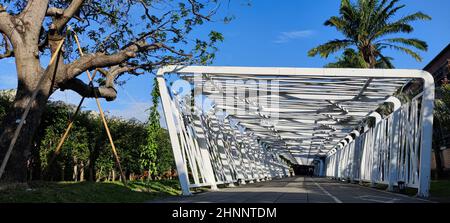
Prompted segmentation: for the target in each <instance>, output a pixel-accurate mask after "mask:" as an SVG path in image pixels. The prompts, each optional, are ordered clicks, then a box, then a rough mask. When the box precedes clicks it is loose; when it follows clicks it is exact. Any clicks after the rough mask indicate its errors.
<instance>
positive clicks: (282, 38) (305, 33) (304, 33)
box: [274, 30, 314, 43]
mask: <svg viewBox="0 0 450 223" xmlns="http://www.w3.org/2000/svg"><path fill="white" fill-rule="evenodd" d="M313 34H314V31H312V30H295V31H290V32H281V33H280V35H278V37H277V39H276V40H275V41H274V43H287V42H290V41H291V40H296V39H301V38H307V37H310V36H312V35H313Z"/></svg>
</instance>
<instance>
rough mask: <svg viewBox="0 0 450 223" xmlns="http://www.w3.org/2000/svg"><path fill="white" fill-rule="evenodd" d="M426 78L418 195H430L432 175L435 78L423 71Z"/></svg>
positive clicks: (424, 78) (422, 113)
mask: <svg viewBox="0 0 450 223" xmlns="http://www.w3.org/2000/svg"><path fill="white" fill-rule="evenodd" d="M422 78H423V80H424V86H423V96H422V97H423V98H422V112H421V117H422V140H421V142H422V146H421V151H420V173H419V190H418V193H417V196H419V197H428V195H429V189H430V175H431V147H432V140H433V108H434V94H435V93H434V78H433V76H432V75H431V74H430V73H428V72H426V71H423V74H422Z"/></svg>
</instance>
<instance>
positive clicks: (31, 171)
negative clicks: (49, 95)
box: [0, 94, 176, 181]
mask: <svg viewBox="0 0 450 223" xmlns="http://www.w3.org/2000/svg"><path fill="white" fill-rule="evenodd" d="M11 104H12V100H11V98H10V97H6V96H5V95H1V94H0V122H1V121H2V120H3V118H4V117H5V114H6V112H7V110H8V108H9V107H10V106H11ZM74 110H75V108H74V106H73V105H68V104H65V103H63V102H60V101H59V102H53V101H50V102H49V103H48V104H47V106H46V108H45V112H44V115H43V117H42V122H41V124H40V126H39V128H38V131H37V132H36V133H35V135H34V137H33V148H32V151H31V154H28V155H29V157H30V158H29V159H28V162H27V168H28V180H49V181H84V180H89V181H115V180H119V179H120V173H119V171H118V168H117V166H116V165H115V161H114V157H113V155H112V152H111V146H110V144H109V141H108V138H107V135H106V132H105V129H104V127H103V124H102V122H101V118H100V116H99V115H98V114H96V113H94V112H92V111H83V112H80V114H78V116H77V118H76V119H75V122H74V126H73V129H72V131H71V132H70V134H69V136H68V138H67V139H66V141H65V143H64V145H63V146H62V149H61V152H60V153H59V154H58V155H57V156H55V159H54V160H53V162H51V160H52V157H53V156H54V153H55V149H56V146H57V144H58V142H59V140H60V138H61V136H62V134H63V133H64V131H65V129H66V127H67V124H68V121H69V119H70V116H71V115H72V114H73V112H74ZM108 124H109V127H110V130H111V134H112V137H113V139H114V143H115V146H116V147H117V150H118V153H119V156H120V160H121V165H122V168H123V171H124V173H125V176H126V177H127V178H128V180H134V179H145V180H150V179H161V178H172V177H173V176H174V175H175V174H176V173H175V164H174V160H173V155H172V152H171V145H170V141H169V135H168V132H167V130H165V129H163V128H161V127H160V126H159V124H158V125H157V126H155V125H151V128H150V129H151V131H152V133H151V134H152V135H151V137H152V138H155V139H157V140H155V141H154V145H152V148H153V154H152V159H151V160H147V161H145V160H144V159H145V158H146V157H145V156H143V154H146V153H147V152H148V145H147V144H148V137H149V136H148V134H149V131H148V130H149V126H150V124H149V123H142V122H140V121H137V120H124V119H119V118H108ZM0 130H1V129H0ZM149 162H151V165H152V168H151V169H149V168H148V165H149ZM144 163H145V164H146V165H142V164H144Z"/></svg>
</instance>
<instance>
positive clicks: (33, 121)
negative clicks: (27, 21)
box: [0, 36, 56, 182]
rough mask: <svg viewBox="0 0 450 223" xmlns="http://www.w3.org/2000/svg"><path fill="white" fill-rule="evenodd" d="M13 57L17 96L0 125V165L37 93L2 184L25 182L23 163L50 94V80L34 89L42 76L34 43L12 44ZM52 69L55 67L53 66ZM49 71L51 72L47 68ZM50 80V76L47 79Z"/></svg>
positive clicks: (25, 40) (30, 40)
mask: <svg viewBox="0 0 450 223" xmlns="http://www.w3.org/2000/svg"><path fill="white" fill-rule="evenodd" d="M13 42H15V45H14V56H15V60H16V61H15V62H16V70H17V77H18V84H17V93H16V97H15V99H14V102H13V105H12V107H11V108H10V109H9V111H8V114H7V115H6V117H5V119H4V121H3V123H2V128H3V132H2V136H1V139H0V162H2V161H3V158H4V157H5V155H6V153H7V150H8V148H9V145H10V142H11V141H12V139H13V137H14V132H15V130H16V128H17V126H18V122H19V121H20V119H21V116H22V114H23V113H24V111H25V109H26V107H27V106H28V103H29V102H30V100H31V98H32V95H33V92H34V91H35V89H38V91H37V96H36V98H35V99H34V100H33V104H32V106H31V109H30V111H29V113H28V116H27V118H26V119H25V121H26V122H25V123H24V125H23V127H22V129H21V131H20V134H19V137H18V139H17V141H16V144H15V146H14V149H13V150H12V152H11V156H10V158H9V161H8V163H7V165H6V169H5V172H4V175H3V177H2V179H0V180H2V181H7V182H24V181H26V180H27V161H28V159H29V158H30V155H31V151H32V148H33V137H34V135H35V132H36V130H37V128H38V126H39V124H40V121H41V116H42V113H43V112H44V109H45V105H46V104H47V100H48V98H49V96H50V94H51V93H52V90H53V89H52V86H53V83H52V80H51V79H52V78H44V79H43V81H42V83H41V85H40V86H38V83H39V80H40V79H41V77H42V75H46V74H45V71H44V70H43V69H42V67H41V65H40V61H39V56H37V55H39V54H38V52H39V50H38V46H37V39H36V38H34V37H33V36H30V37H28V36H25V37H23V40H22V41H13ZM55 66H56V65H55ZM49 70H52V69H51V68H50V69H49ZM47 76H49V77H51V76H50V75H47Z"/></svg>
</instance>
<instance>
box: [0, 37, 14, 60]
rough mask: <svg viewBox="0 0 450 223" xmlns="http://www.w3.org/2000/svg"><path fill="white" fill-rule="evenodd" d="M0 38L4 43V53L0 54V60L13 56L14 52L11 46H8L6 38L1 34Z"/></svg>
mask: <svg viewBox="0 0 450 223" xmlns="http://www.w3.org/2000/svg"><path fill="white" fill-rule="evenodd" d="M2 36H3V42H4V43H5V53H3V54H0V59H3V58H7V57H12V56H14V51H13V49H12V47H11V45H10V44H9V41H8V37H7V36H6V34H4V33H2Z"/></svg>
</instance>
